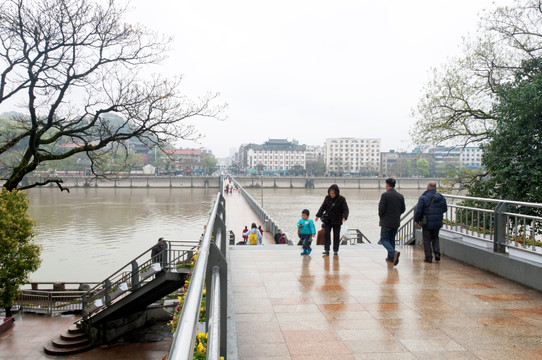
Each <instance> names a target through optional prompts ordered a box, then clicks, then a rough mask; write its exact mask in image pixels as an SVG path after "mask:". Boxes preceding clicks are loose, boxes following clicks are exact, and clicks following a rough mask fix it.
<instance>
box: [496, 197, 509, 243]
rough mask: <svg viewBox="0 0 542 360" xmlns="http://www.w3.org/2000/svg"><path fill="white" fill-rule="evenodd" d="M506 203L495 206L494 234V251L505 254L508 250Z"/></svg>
mask: <svg viewBox="0 0 542 360" xmlns="http://www.w3.org/2000/svg"><path fill="white" fill-rule="evenodd" d="M506 208H507V206H506V203H504V202H500V203H498V204H497V206H495V229H494V234H493V251H495V252H498V253H504V252H505V250H506V246H505V244H506V240H507V239H506V215H505V214H504V213H505V212H506Z"/></svg>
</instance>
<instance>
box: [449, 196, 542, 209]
mask: <svg viewBox="0 0 542 360" xmlns="http://www.w3.org/2000/svg"><path fill="white" fill-rule="evenodd" d="M442 196H444V197H445V198H450V199H459V200H472V201H480V202H487V203H495V204H498V203H503V204H509V205H519V206H528V207H534V208H542V204H539V203H529V202H523V201H513V200H499V199H488V198H479V197H470V196H464V195H450V194H442Z"/></svg>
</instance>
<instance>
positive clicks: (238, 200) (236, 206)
mask: <svg viewBox="0 0 542 360" xmlns="http://www.w3.org/2000/svg"><path fill="white" fill-rule="evenodd" d="M224 197H225V199H226V227H227V229H228V230H232V231H233V232H234V233H235V242H236V243H237V242H239V241H242V240H243V229H244V228H245V226H248V228H249V229H250V225H251V224H252V223H255V224H256V225H261V226H262V228H263V229H264V230H265V226H264V224H263V223H262V221H261V220H260V219H259V218H258V215H256V213H255V212H254V211H253V210H252V209H251V208H250V206H249V205H248V203H247V201H246V200H245V198H244V197H243V196H242V195H241V194H240V193H237V192H234V193H233V194H228V195H226V194H225V195H224ZM297 220H298V219H293V221H294V222H297ZM273 235H274V234H271V233H269V232H267V231H264V233H263V241H262V243H263V244H264V245H265V244H275V240H274V237H273Z"/></svg>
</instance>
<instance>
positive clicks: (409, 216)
mask: <svg viewBox="0 0 542 360" xmlns="http://www.w3.org/2000/svg"><path fill="white" fill-rule="evenodd" d="M415 211H416V205H414V206H413V207H412V208H410V210H408V211H407V212H406V213H404V215H403V216H401V220H400V222H401V226H400V227H399V229H398V230H397V235H395V243H396V244H398V245H405V244H409V243H410V242H411V241H412V240H413V239H414V237H415V233H414V232H415V230H416V229H415V226H414V212H415Z"/></svg>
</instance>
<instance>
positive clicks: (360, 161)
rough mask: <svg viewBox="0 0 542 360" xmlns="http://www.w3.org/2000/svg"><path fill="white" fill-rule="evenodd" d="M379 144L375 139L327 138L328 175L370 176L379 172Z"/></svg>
mask: <svg viewBox="0 0 542 360" xmlns="http://www.w3.org/2000/svg"><path fill="white" fill-rule="evenodd" d="M380 143H381V140H380V139H377V138H328V139H326V142H325V146H324V147H325V161H326V166H327V171H328V173H330V174H344V173H355V174H370V173H375V174H376V173H378V171H379V170H380Z"/></svg>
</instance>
